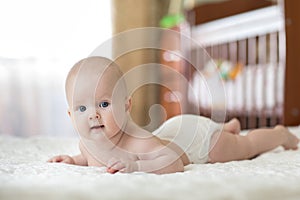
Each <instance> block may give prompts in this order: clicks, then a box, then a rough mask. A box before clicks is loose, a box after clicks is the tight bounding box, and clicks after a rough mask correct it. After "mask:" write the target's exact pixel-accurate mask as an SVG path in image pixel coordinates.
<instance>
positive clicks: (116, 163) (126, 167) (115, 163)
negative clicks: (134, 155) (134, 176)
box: [106, 158, 138, 174]
mask: <svg viewBox="0 0 300 200" xmlns="http://www.w3.org/2000/svg"><path fill="white" fill-rule="evenodd" d="M106 171H107V172H109V173H111V174H114V173H116V172H122V173H131V172H135V171H138V166H137V163H136V162H135V161H131V160H123V159H116V158H111V159H110V160H109V161H108V164H107V169H106Z"/></svg>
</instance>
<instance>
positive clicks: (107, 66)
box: [65, 56, 127, 105]
mask: <svg viewBox="0 0 300 200" xmlns="http://www.w3.org/2000/svg"><path fill="white" fill-rule="evenodd" d="M91 63H92V66H93V67H95V66H96V67H100V68H102V69H103V74H104V73H106V72H108V71H111V70H113V71H112V72H113V73H114V74H115V75H116V78H117V81H116V83H115V84H118V86H121V90H118V91H120V92H122V93H123V92H124V96H125V98H127V86H126V82H125V80H124V78H123V72H122V71H121V69H120V67H119V66H118V65H117V63H115V62H114V61H112V60H110V59H108V58H105V57H100V56H93V57H87V58H84V59H82V60H80V61H78V62H77V63H75V64H74V66H73V67H72V68H71V69H70V71H69V73H68V75H67V78H66V82H65V94H66V98H67V102H68V104H69V105H70V102H71V99H70V98H71V94H73V93H74V86H75V81H76V78H77V77H78V75H79V73H80V72H81V70H82V69H83V67H85V66H86V65H87V64H91ZM82 71H83V70H82ZM99 78H100V77H99ZM87 81H88V79H87Z"/></svg>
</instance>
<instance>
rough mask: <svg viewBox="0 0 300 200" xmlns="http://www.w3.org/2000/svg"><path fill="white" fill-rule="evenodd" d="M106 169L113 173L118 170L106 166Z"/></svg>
mask: <svg viewBox="0 0 300 200" xmlns="http://www.w3.org/2000/svg"><path fill="white" fill-rule="evenodd" d="M106 171H107V172H108V173H111V174H114V173H116V172H118V170H115V169H112V168H107V169H106Z"/></svg>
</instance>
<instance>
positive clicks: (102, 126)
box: [91, 125, 104, 130]
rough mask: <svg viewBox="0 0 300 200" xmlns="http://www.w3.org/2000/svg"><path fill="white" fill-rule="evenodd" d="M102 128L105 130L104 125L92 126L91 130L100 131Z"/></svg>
mask: <svg viewBox="0 0 300 200" xmlns="http://www.w3.org/2000/svg"><path fill="white" fill-rule="evenodd" d="M102 128H104V125H98V126H92V127H91V130H100V129H102Z"/></svg>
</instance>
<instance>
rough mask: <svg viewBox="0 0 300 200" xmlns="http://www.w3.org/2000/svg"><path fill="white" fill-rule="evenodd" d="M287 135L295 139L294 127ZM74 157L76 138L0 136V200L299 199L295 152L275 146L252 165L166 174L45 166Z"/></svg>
mask: <svg viewBox="0 0 300 200" xmlns="http://www.w3.org/2000/svg"><path fill="white" fill-rule="evenodd" d="M291 130H292V131H293V132H294V133H295V134H296V135H297V136H298V137H300V127H293V128H291ZM78 152H79V151H78V139H77V138H45V137H39V138H37V137H35V138H27V139H24V138H23V139H22V138H16V137H5V136H0V199H1V200H6V199H9V200H13V199H16V200H17V199H18V200H19V199H23V200H26V199H37V200H47V199H72V200H76V199H130V200H132V199H205V200H208V199H237V200H241V199H256V200H257V199H264V200H265V199H272V200H275V199H300V150H297V151H284V150H283V148H281V147H278V148H277V149H274V150H272V151H270V152H267V153H265V154H262V155H260V156H258V157H256V158H255V159H252V160H245V161H234V162H228V163H216V164H201V165H189V166H186V167H185V172H183V173H175V174H166V175H155V174H146V173H133V174H121V173H116V174H108V173H106V172H105V168H98V167H81V166H74V165H67V164H60V163H47V162H46V160H47V159H48V158H50V157H52V156H54V155H57V154H61V153H64V154H71V155H73V154H76V153H78Z"/></svg>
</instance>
